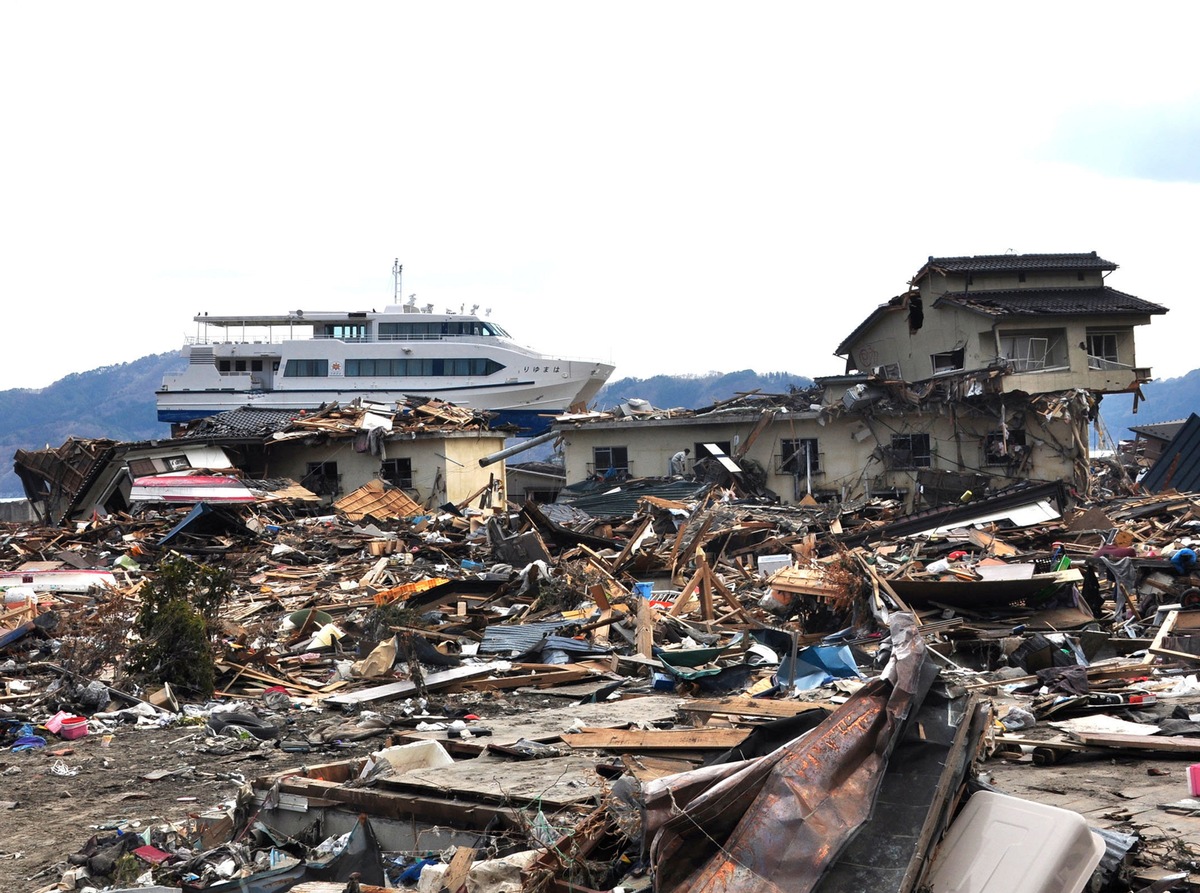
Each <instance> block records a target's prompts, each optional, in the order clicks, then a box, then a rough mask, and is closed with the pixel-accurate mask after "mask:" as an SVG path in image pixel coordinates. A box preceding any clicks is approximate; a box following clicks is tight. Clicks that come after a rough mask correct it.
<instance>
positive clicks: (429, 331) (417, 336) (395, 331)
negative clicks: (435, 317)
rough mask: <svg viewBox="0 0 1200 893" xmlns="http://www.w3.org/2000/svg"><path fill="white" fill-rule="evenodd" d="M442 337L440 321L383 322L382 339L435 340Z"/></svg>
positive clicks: (380, 338)
mask: <svg viewBox="0 0 1200 893" xmlns="http://www.w3.org/2000/svg"><path fill="white" fill-rule="evenodd" d="M441 337H442V324H441V323H440V322H381V323H379V340H380V341H435V340H437V339H438V338H441Z"/></svg>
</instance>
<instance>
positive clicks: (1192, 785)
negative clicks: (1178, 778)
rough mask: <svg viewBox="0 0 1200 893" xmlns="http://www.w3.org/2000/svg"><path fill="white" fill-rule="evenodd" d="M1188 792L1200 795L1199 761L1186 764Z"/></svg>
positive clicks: (1196, 795) (1194, 795)
mask: <svg viewBox="0 0 1200 893" xmlns="http://www.w3.org/2000/svg"><path fill="white" fill-rule="evenodd" d="M1188 793H1189V794H1191V795H1192V796H1193V797H1200V763H1192V765H1190V766H1188Z"/></svg>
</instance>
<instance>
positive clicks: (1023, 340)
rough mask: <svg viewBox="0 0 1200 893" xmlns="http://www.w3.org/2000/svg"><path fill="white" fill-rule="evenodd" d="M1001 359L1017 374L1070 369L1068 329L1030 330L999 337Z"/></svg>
mask: <svg viewBox="0 0 1200 893" xmlns="http://www.w3.org/2000/svg"><path fill="white" fill-rule="evenodd" d="M1000 355H1001V356H1002V357H1003V358H1004V359H1005V360H1007V361H1008V362H1009V363H1011V364H1012V367H1013V371H1014V372H1045V371H1047V370H1050V369H1069V368H1070V360H1069V359H1068V357H1067V333H1066V330H1065V329H1036V330H1035V329H1031V330H1028V331H1021V332H1014V331H1009V332H1001V333H1000Z"/></svg>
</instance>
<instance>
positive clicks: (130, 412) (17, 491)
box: [0, 351, 183, 496]
mask: <svg viewBox="0 0 1200 893" xmlns="http://www.w3.org/2000/svg"><path fill="white" fill-rule="evenodd" d="M182 366H183V361H182V360H181V358H180V356H179V353H178V352H177V351H174V352H171V353H162V354H154V355H152V356H148V357H142V358H141V359H140V360H134V361H133V362H131V363H121V364H120V365H117V366H105V367H103V368H101V369H93V370H92V371H91V372H80V373H77V374H75V375H68V376H67V377H66V378H62V379H59V380H58V381H56V382H55V383H54V384H52V385H50V386H49V387H47V388H42V389H40V390H30V389H27V388H16V389H14V390H9V391H0V459H2V460H3V464H0V496H23V495H24V491H22V489H21V482H20V480H18V478H17V476H16V474H15V473H14V472H13V468H12V467H13V463H12V457H13V454H14V453H16V451H17V450H20V449H24V450H40V449H44V448H45V447H46V446H51V447H56V446H60V445H61V444H62V443H63V442H64V441H66V439H67V438H68V437H84V438H89V437H105V438H109V439H112V440H132V441H137V440H151V439H153V438H155V437H170V436H171V429H170V427H169V426H167V425H164V424H162V423H161V422H159V421H158V410H157V408H156V407H155V403H154V390H155V388H157V387H158V386H159V385H160V384H162V377H163V373H164V372H168V371H176V370H178V369H181V368H182Z"/></svg>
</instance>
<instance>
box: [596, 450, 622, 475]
mask: <svg viewBox="0 0 1200 893" xmlns="http://www.w3.org/2000/svg"><path fill="white" fill-rule="evenodd" d="M591 473H592V474H595V475H599V476H600V477H604V478H613V477H617V476H628V475H629V448H628V447H623V446H606V447H592V468H591Z"/></svg>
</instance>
